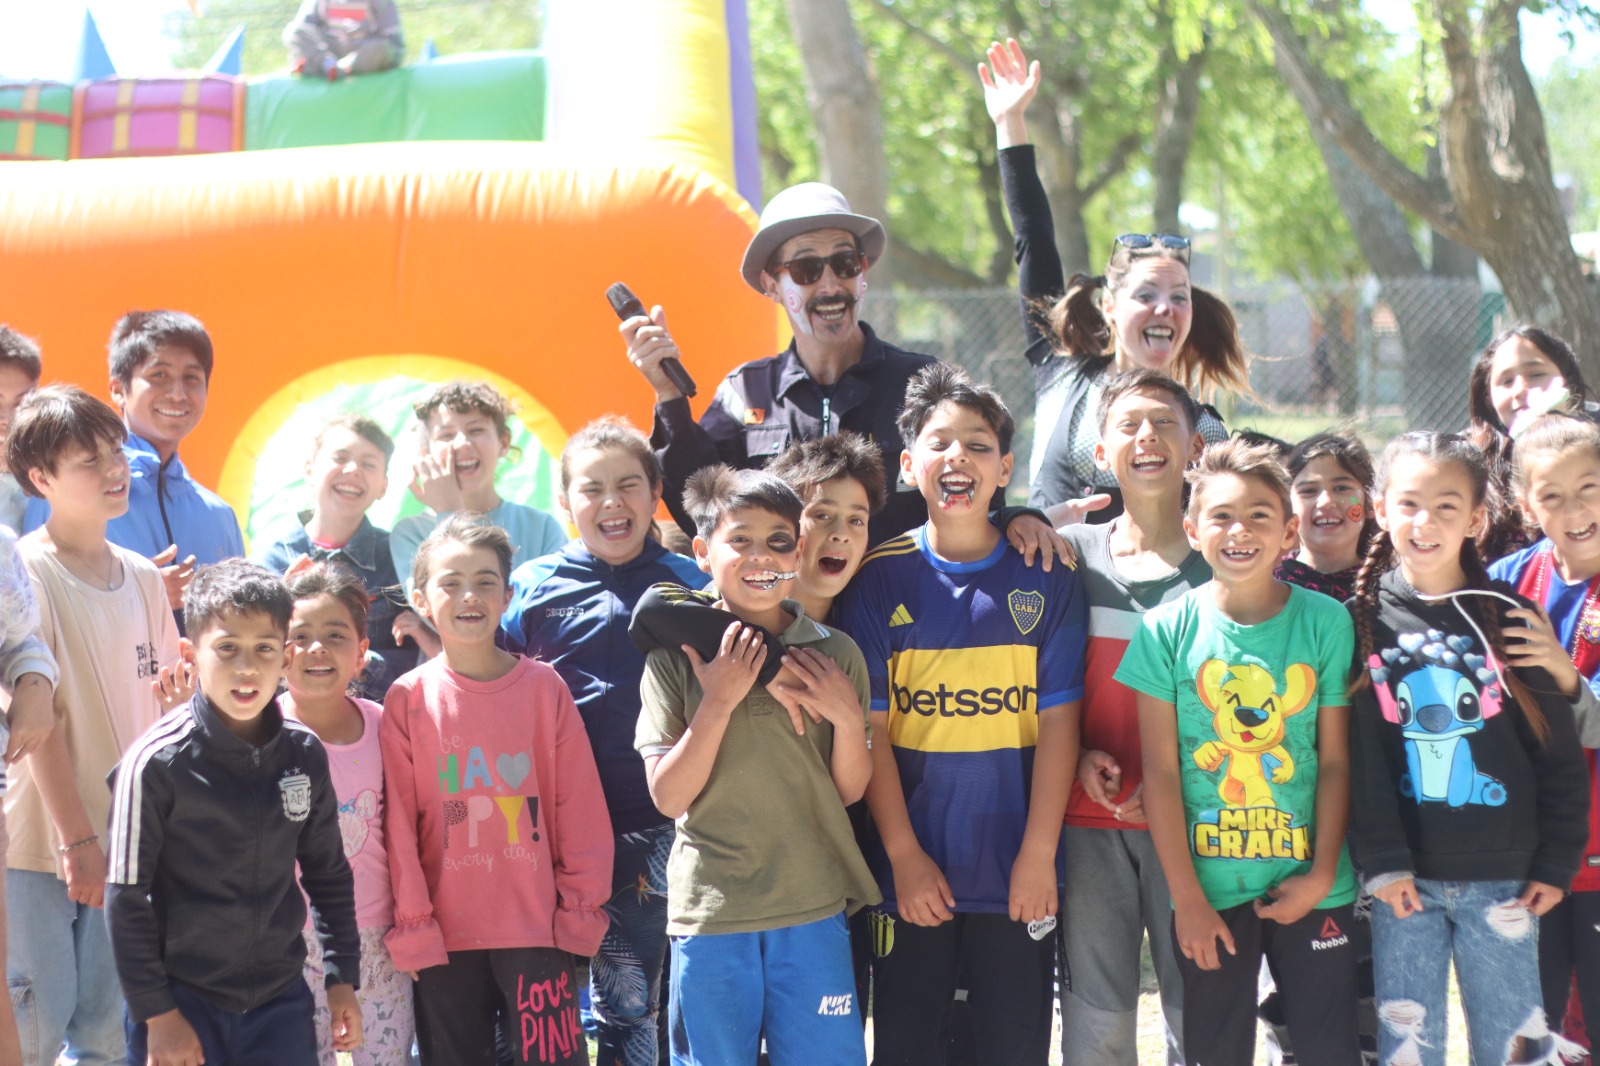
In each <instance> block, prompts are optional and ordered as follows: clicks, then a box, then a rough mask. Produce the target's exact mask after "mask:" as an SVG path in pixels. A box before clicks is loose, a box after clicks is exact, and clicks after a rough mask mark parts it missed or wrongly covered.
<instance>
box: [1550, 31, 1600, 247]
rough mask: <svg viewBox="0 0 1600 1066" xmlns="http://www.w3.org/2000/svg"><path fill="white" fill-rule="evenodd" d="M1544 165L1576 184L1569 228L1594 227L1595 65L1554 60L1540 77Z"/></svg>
mask: <svg viewBox="0 0 1600 1066" xmlns="http://www.w3.org/2000/svg"><path fill="white" fill-rule="evenodd" d="M1539 97H1540V99H1541V100H1543V101H1544V108H1545V117H1546V119H1547V120H1548V128H1549V137H1550V163H1551V166H1552V167H1554V168H1555V171H1556V173H1558V174H1565V175H1568V176H1569V177H1571V178H1572V179H1573V181H1574V182H1575V183H1576V189H1575V192H1576V195H1577V201H1576V203H1575V205H1574V207H1575V212H1574V226H1573V228H1574V229H1580V230H1593V229H1597V228H1600V67H1595V66H1590V67H1583V66H1579V65H1578V64H1575V63H1573V62H1572V61H1571V60H1570V59H1567V58H1562V59H1559V60H1557V61H1556V62H1555V63H1554V64H1553V65H1552V66H1551V67H1550V70H1549V71H1548V72H1547V73H1546V74H1545V76H1544V77H1543V78H1542V79H1540V84H1539Z"/></svg>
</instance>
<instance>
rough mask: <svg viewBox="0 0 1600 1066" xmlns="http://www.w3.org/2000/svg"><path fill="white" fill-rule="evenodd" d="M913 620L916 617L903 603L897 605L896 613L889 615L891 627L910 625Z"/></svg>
mask: <svg viewBox="0 0 1600 1066" xmlns="http://www.w3.org/2000/svg"><path fill="white" fill-rule="evenodd" d="M912 621H914V619H912V617H911V612H910V611H908V610H906V605H905V604H903V603H902V604H901V605H900V606H898V607H896V608H895V609H894V613H893V614H891V615H890V616H889V628H890V629H893V628H894V627H895V626H908V625H910V624H911V623H912Z"/></svg>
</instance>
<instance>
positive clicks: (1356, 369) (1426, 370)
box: [866, 278, 1505, 497]
mask: <svg viewBox="0 0 1600 1066" xmlns="http://www.w3.org/2000/svg"><path fill="white" fill-rule="evenodd" d="M1226 295H1227V299H1228V302H1229V304H1230V305H1231V306H1232V307H1233V311H1234V314H1235V315H1236V316H1237V317H1238V320H1239V330H1240V333H1241V335H1242V337H1243V338H1244V342H1245V346H1246V348H1248V349H1249V351H1250V353H1251V356H1252V361H1251V369H1250V380H1251V384H1252V385H1253V387H1254V389H1255V393H1256V395H1255V397H1254V398H1251V397H1248V396H1237V395H1227V396H1218V397H1215V398H1213V401H1212V402H1213V403H1215V404H1216V406H1217V407H1218V408H1220V409H1221V410H1222V412H1223V415H1224V418H1225V420H1226V421H1227V423H1228V425H1229V427H1230V428H1251V429H1255V430H1258V431H1260V432H1263V433H1270V434H1272V435H1273V436H1276V437H1281V438H1283V439H1285V440H1288V441H1290V442H1293V441H1296V440H1299V439H1301V438H1303V437H1307V436H1310V435H1311V434H1312V433H1315V432H1317V431H1319V430H1322V429H1326V428H1329V427H1331V426H1348V427H1351V428H1353V429H1354V430H1355V431H1356V432H1358V433H1360V434H1361V435H1362V436H1363V437H1364V438H1365V439H1366V441H1367V443H1368V445H1369V446H1374V447H1381V446H1382V445H1383V443H1384V442H1385V441H1387V440H1388V439H1389V438H1390V437H1391V436H1393V435H1394V434H1396V433H1399V432H1401V431H1403V430H1405V429H1408V428H1434V429H1460V428H1462V427H1463V426H1465V425H1466V422H1467V374H1468V371H1469V369H1470V367H1471V365H1472V361H1473V360H1474V359H1475V358H1476V357H1477V354H1478V353H1479V352H1480V351H1482V350H1483V347H1484V345H1485V344H1486V343H1488V341H1489V339H1490V338H1491V337H1492V336H1493V335H1494V333H1495V332H1496V331H1497V330H1498V329H1499V328H1500V326H1501V320H1502V319H1503V317H1504V312H1505V300H1504V298H1503V297H1502V296H1501V295H1500V294H1499V293H1496V292H1486V291H1484V290H1483V289H1482V288H1481V287H1480V286H1479V285H1478V284H1477V283H1476V282H1473V281H1458V280H1449V279H1439V278H1417V279H1412V280H1407V281H1404V282H1398V283H1390V284H1388V285H1379V284H1378V283H1377V282H1368V283H1367V284H1365V285H1351V286H1343V287H1327V288H1319V289H1305V288H1301V287H1298V286H1294V285H1290V284H1287V283H1284V284H1273V285H1260V286H1252V287H1249V288H1235V289H1231V290H1229V291H1228V292H1227V294H1226ZM866 317H867V319H868V321H870V322H871V323H872V325H873V328H874V329H876V330H877V331H878V333H879V335H880V336H882V337H883V338H884V339H886V340H889V341H891V342H892V343H894V344H897V345H899V346H901V347H903V348H907V349H909V350H911V351H915V352H924V353H926V354H928V355H933V356H937V357H938V358H940V359H946V360H949V361H950V362H953V363H958V364H960V365H961V366H964V367H966V368H967V370H968V371H969V372H971V373H972V375H973V376H974V377H976V378H977V379H978V380H980V381H986V382H988V383H989V384H991V385H993V386H994V387H995V388H997V389H999V390H1000V393H1001V395H1002V396H1004V397H1005V400H1006V403H1007V404H1008V405H1009V406H1010V407H1011V410H1012V413H1013V414H1015V415H1016V418H1017V441H1016V444H1015V452H1016V454H1017V456H1018V457H1019V459H1023V460H1025V457H1026V456H1027V455H1028V454H1029V453H1030V450H1031V448H1032V441H1033V398H1034V397H1033V370H1032V368H1031V367H1030V366H1029V365H1028V361H1027V360H1026V359H1025V358H1024V357H1023V354H1022V348H1023V339H1022V337H1023V333H1022V321H1021V313H1020V311H1019V309H1018V303H1017V294H1016V291H1015V290H1013V289H941V290H926V291H919V292H901V293H896V294H883V293H875V294H874V295H873V297H872V299H871V301H870V304H869V306H868V307H867V310H866ZM1018 467H1019V470H1025V469H1026V462H1025V461H1022V462H1019V464H1018ZM1012 495H1013V497H1017V496H1019V495H1020V494H1019V493H1012Z"/></svg>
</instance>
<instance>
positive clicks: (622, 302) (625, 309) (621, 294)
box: [606, 281, 696, 399]
mask: <svg viewBox="0 0 1600 1066" xmlns="http://www.w3.org/2000/svg"><path fill="white" fill-rule="evenodd" d="M606 300H607V301H609V302H610V304H611V310H613V311H615V312H616V313H617V318H619V319H621V320H622V321H624V322H626V321H627V320H628V319H630V318H633V317H634V316H635V315H644V314H647V312H646V311H645V309H644V304H643V303H641V302H640V300H639V298H638V297H637V296H635V295H634V294H633V290H632V289H630V288H628V287H627V286H626V285H624V284H623V283H622V282H620V281H619V282H617V283H616V284H615V285H613V286H611V288H609V289H607V290H606ZM661 372H662V373H664V374H666V375H667V379H668V380H669V381H671V382H672V384H673V387H674V388H676V389H677V390H678V391H679V392H681V393H683V395H684V397H685V398H686V399H688V398H692V397H693V396H694V394H695V391H696V390H695V387H694V378H692V377H690V376H689V372H688V371H687V370H685V369H684V368H683V364H682V363H680V362H678V360H676V359H673V358H671V357H668V358H666V359H663V360H661Z"/></svg>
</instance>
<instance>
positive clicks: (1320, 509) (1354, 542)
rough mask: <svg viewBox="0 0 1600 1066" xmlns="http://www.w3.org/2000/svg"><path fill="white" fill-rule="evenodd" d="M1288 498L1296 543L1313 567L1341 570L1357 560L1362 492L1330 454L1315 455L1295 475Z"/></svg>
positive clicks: (1363, 504)
mask: <svg viewBox="0 0 1600 1066" xmlns="http://www.w3.org/2000/svg"><path fill="white" fill-rule="evenodd" d="M1289 497H1290V500H1291V502H1292V503H1293V504H1294V513H1295V516H1296V517H1297V518H1299V519H1300V543H1301V546H1302V547H1304V548H1305V549H1306V551H1308V552H1309V553H1310V554H1311V558H1312V561H1313V562H1314V563H1317V564H1323V565H1327V566H1331V567H1334V568H1337V569H1340V570H1342V569H1345V568H1346V567H1349V566H1354V565H1355V564H1356V563H1357V562H1358V561H1359V555H1358V553H1359V551H1360V544H1361V527H1362V526H1363V524H1364V523H1365V522H1366V520H1367V503H1366V491H1365V489H1364V488H1363V486H1362V485H1361V483H1360V481H1358V480H1357V479H1356V477H1355V475H1353V474H1351V473H1350V471H1348V470H1346V469H1345V468H1344V467H1343V466H1342V465H1340V463H1339V460H1337V459H1335V458H1334V457H1333V456H1331V455H1319V456H1317V457H1316V458H1315V459H1312V460H1311V461H1310V462H1308V463H1307V464H1306V465H1305V466H1304V467H1303V468H1301V470H1300V473H1299V474H1297V475H1295V479H1294V482H1293V484H1292V485H1291V486H1290V492H1289Z"/></svg>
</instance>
